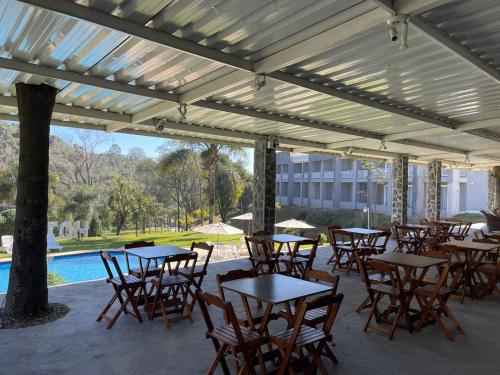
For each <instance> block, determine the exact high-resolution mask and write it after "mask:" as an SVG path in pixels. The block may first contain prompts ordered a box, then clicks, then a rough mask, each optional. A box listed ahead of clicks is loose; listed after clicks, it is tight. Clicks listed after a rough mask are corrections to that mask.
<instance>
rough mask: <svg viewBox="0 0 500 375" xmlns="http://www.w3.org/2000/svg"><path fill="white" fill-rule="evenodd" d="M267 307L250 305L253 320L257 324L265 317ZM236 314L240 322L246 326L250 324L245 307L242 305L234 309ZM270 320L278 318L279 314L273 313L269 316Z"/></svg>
mask: <svg viewBox="0 0 500 375" xmlns="http://www.w3.org/2000/svg"><path fill="white" fill-rule="evenodd" d="M264 312H265V309H264V308H263V307H261V306H258V305H256V306H250V314H251V315H252V320H253V322H254V323H255V324H259V323H260V322H261V321H262V318H263V317H264ZM234 314H235V315H236V319H238V322H239V323H240V324H242V325H243V326H245V327H248V326H249V323H248V316H247V312H246V310H245V308H244V307H240V308H238V309H234ZM269 319H270V320H274V319H277V315H276V314H275V313H272V314H271V316H270V317H269Z"/></svg>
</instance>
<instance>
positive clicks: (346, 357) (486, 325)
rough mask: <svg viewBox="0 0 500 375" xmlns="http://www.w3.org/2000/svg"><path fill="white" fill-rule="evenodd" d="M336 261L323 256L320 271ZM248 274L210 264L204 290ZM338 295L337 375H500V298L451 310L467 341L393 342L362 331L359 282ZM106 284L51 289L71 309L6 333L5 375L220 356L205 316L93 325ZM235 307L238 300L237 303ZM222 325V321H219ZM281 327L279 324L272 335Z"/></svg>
mask: <svg viewBox="0 0 500 375" xmlns="http://www.w3.org/2000/svg"><path fill="white" fill-rule="evenodd" d="M329 255H330V250H329V249H328V248H323V249H321V251H320V256H319V258H318V259H317V262H316V264H317V266H318V267H319V268H325V267H324V264H325V261H326V259H327V258H328V257H329ZM238 267H244V268H245V267H248V260H246V259H239V260H234V261H227V262H218V263H214V264H212V265H210V267H209V276H208V278H207V279H206V282H205V289H206V290H208V291H210V292H214V293H215V292H216V286H215V280H214V277H215V274H216V273H222V272H225V271H227V270H229V269H234V268H238ZM341 277H342V278H341V282H340V286H339V289H340V291H341V292H343V293H344V294H345V296H346V298H345V300H344V303H343V305H342V307H341V310H340V314H339V316H338V318H337V321H336V322H335V326H334V334H335V337H336V343H337V347H336V348H335V353H336V354H337V357H338V358H339V360H340V363H339V364H338V365H336V366H334V367H332V366H331V365H330V364H329V363H328V366H329V369H330V371H331V373H335V374H338V375H344V374H371V375H373V374H385V375H387V374H419V375H421V374H440V375H444V374H461V375H465V374H474V375H477V374H482V373H492V374H493V373H498V369H499V368H500V356H499V351H498V349H499V345H498V338H499V337H500V324H498V320H499V317H500V297H498V296H494V297H489V298H487V299H485V300H483V301H471V300H469V299H467V300H466V301H465V303H464V305H460V304H459V303H457V302H451V304H450V307H451V308H452V310H453V311H454V312H455V314H456V316H457V318H458V319H459V320H460V322H461V323H462V325H463V327H464V329H465V330H466V332H467V334H466V335H465V336H459V335H457V336H456V339H455V341H454V342H450V341H448V340H447V339H446V338H445V337H444V335H443V334H442V333H441V332H439V331H438V330H437V329H436V327H426V328H425V329H424V330H423V331H422V332H420V333H414V334H409V333H408V332H406V331H403V330H397V331H396V335H395V339H394V341H392V342H389V341H388V339H387V337H386V336H384V335H382V334H380V333H377V332H374V331H369V332H367V333H363V331H362V326H363V323H364V321H365V319H366V316H367V312H364V313H362V314H357V313H355V312H354V309H355V307H356V306H357V304H358V303H359V302H360V301H361V300H362V299H363V298H364V296H365V289H364V286H363V285H362V284H361V282H360V279H359V275H358V274H356V273H354V274H351V275H350V276H349V277H345V276H344V275H342V276H341ZM111 293H112V290H111V287H110V286H109V285H106V284H105V283H104V282H102V281H98V282H88V283H81V284H73V285H67V286H60V287H54V288H50V292H49V295H50V300H51V301H52V302H62V303H66V304H68V305H69V306H70V308H71V311H70V313H69V314H68V315H67V316H66V317H65V318H63V319H61V320H59V321H56V322H53V323H49V324H47V325H44V326H39V327H33V328H26V329H18V330H2V331H0V373H1V374H12V375H24V374H51V375H57V374H71V375H77V374H95V375H98V374H106V375H110V374H111V375H112V374H169V375H174V374H182V375H193V374H203V373H205V371H206V368H207V366H208V364H209V363H210V361H211V360H212V358H213V356H214V351H213V348H212V346H211V343H210V342H209V341H208V340H206V339H205V335H204V332H205V325H204V322H203V320H202V318H201V314H200V312H199V309H198V308H197V309H196V310H195V313H194V320H195V321H194V323H193V324H189V323H188V322H186V321H184V322H180V323H177V324H176V325H174V326H173V327H172V328H170V329H166V328H165V326H164V324H163V321H162V320H161V319H156V320H154V321H152V322H151V321H148V320H146V321H145V322H144V323H143V324H139V323H137V322H136V321H135V320H133V319H132V318H130V317H127V316H125V317H122V318H120V320H119V321H118V322H117V324H116V326H115V327H114V328H113V329H112V330H111V331H110V330H107V329H106V328H105V323H103V322H101V323H97V322H95V318H96V316H97V314H98V312H99V311H100V309H101V308H102V307H103V306H104V305H105V303H106V302H107V300H108V298H109V297H110V296H111ZM235 300H236V301H237V299H235ZM219 320H220V319H219ZM281 328H283V324H278V323H277V322H274V323H273V326H272V330H277V329H281Z"/></svg>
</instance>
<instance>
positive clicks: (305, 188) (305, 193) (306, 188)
mask: <svg viewBox="0 0 500 375" xmlns="http://www.w3.org/2000/svg"><path fill="white" fill-rule="evenodd" d="M307 197H309V183H307V182H303V183H302V198H307Z"/></svg>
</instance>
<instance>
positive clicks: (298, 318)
mask: <svg viewBox="0 0 500 375" xmlns="http://www.w3.org/2000/svg"><path fill="white" fill-rule="evenodd" d="M343 299H344V295H343V294H337V295H331V294H327V295H323V296H320V297H317V298H315V299H313V300H311V301H301V302H300V303H299V304H298V306H297V308H296V309H295V316H294V322H293V327H292V328H289V329H287V330H285V331H282V332H279V333H277V334H275V335H271V337H270V339H271V342H272V343H273V344H275V345H276V346H277V347H278V350H279V351H280V354H281V358H280V361H279V365H280V368H279V370H278V374H279V375H283V374H295V373H296V369H297V368H298V367H300V366H302V367H304V366H306V368H307V369H309V370H310V372H311V373H315V372H316V369H317V368H319V369H320V372H321V373H322V374H328V371H327V370H326V368H325V365H324V364H323V362H322V360H321V356H322V354H323V353H324V352H325V348H326V347H328V342H329V341H332V334H331V330H332V326H333V323H334V321H335V318H336V316H337V313H338V311H339V308H340V305H341V303H342V300H343ZM318 309H322V310H323V309H324V310H325V311H326V312H325V318H324V321H323V323H322V325H321V328H315V327H311V326H310V325H306V324H304V319H305V316H306V314H307V313H308V312H309V311H313V310H318ZM305 352H307V354H306V353H305ZM309 358H312V368H310V367H309V366H310V365H309V363H308V359H309ZM306 361H307V362H306Z"/></svg>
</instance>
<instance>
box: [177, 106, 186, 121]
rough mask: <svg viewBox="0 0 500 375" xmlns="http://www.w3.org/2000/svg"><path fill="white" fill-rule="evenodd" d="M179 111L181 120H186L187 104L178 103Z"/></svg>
mask: <svg viewBox="0 0 500 375" xmlns="http://www.w3.org/2000/svg"><path fill="white" fill-rule="evenodd" d="M178 109H179V113H180V115H181V121H185V120H186V114H187V104H182V103H179V108H178Z"/></svg>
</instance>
